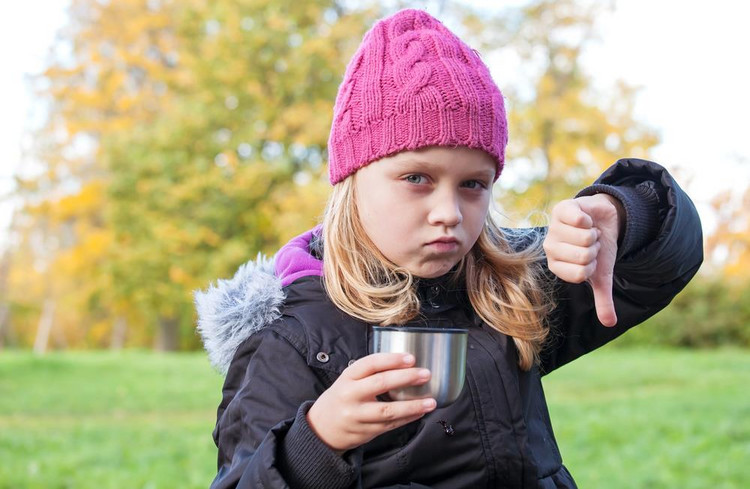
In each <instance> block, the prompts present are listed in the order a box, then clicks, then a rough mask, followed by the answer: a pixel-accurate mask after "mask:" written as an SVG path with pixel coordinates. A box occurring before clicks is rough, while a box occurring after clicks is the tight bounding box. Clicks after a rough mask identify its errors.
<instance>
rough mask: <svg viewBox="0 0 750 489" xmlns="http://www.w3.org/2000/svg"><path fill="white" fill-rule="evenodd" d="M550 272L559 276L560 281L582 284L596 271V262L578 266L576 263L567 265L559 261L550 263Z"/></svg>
mask: <svg viewBox="0 0 750 489" xmlns="http://www.w3.org/2000/svg"><path fill="white" fill-rule="evenodd" d="M548 266H549V270H550V272H552V273H554V274H555V275H557V276H558V277H559V278H560V279H562V280H564V281H566V282H568V283H571V284H580V283H582V282H585V281H586V280H588V279H589V278H590V277H591V276H592V275H593V274H594V271H595V270H596V260H594V261H592V262H590V263H589V264H587V265H577V264H575V263H566V262H563V261H558V260H550V261H549V265H548Z"/></svg>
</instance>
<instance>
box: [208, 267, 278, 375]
mask: <svg viewBox="0 0 750 489" xmlns="http://www.w3.org/2000/svg"><path fill="white" fill-rule="evenodd" d="M194 298H195V307H196V309H197V311H198V332H199V333H200V335H201V337H202V339H203V346H204V347H205V349H206V351H207V352H208V358H209V360H210V361H211V364H212V365H213V366H214V368H216V370H218V371H219V372H221V374H222V375H226V373H227V370H229V364H230V363H231V362H232V358H233V357H234V353H235V352H236V351H237V348H238V347H239V346H240V344H241V343H242V342H243V341H245V340H246V339H247V338H249V337H250V336H251V335H252V334H253V333H255V332H257V331H259V330H261V329H262V328H263V327H265V326H267V325H269V324H271V323H272V322H274V321H275V320H276V319H278V318H279V317H280V316H281V312H280V308H281V306H282V305H283V304H284V298H285V294H284V291H283V290H282V288H281V280H280V279H279V278H278V277H276V274H275V272H274V258H270V259H268V258H266V257H264V256H262V255H260V254H259V255H258V257H257V258H256V259H255V260H254V261H249V262H247V263H245V264H244V265H242V266H241V267H240V268H239V269H238V270H237V273H235V274H234V277H232V278H231V279H229V280H221V279H220V280H218V281H217V283H216V285H213V284H211V285H209V287H208V289H207V290H206V291H196V292H195V293H194Z"/></svg>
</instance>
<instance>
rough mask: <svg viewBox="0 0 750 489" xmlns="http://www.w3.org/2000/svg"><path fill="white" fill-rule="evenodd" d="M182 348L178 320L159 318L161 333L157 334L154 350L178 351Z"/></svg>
mask: <svg viewBox="0 0 750 489" xmlns="http://www.w3.org/2000/svg"><path fill="white" fill-rule="evenodd" d="M179 346H180V323H179V321H178V320H177V318H165V317H162V318H159V331H157V332H156V340H155V344H154V349H156V350H157V351H176V350H177V348H178V347H179Z"/></svg>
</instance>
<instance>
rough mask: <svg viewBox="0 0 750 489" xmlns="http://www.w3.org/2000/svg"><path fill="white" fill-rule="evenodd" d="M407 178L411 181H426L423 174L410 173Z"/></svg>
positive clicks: (416, 182)
mask: <svg viewBox="0 0 750 489" xmlns="http://www.w3.org/2000/svg"><path fill="white" fill-rule="evenodd" d="M405 180H406V181H407V182H409V183H415V184H419V183H424V180H425V178H424V177H423V176H422V175H409V176H408V177H406V178H405Z"/></svg>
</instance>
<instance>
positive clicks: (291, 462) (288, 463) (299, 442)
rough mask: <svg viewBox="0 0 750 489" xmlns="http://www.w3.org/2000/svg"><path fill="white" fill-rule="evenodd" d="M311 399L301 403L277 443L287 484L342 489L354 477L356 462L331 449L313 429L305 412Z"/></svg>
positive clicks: (319, 488)
mask: <svg viewBox="0 0 750 489" xmlns="http://www.w3.org/2000/svg"><path fill="white" fill-rule="evenodd" d="M312 404H313V401H308V402H305V403H303V404H302V405H301V406H300V408H299V410H297V416H296V417H295V419H294V423H292V426H291V427H290V428H289V431H288V432H287V434H286V436H285V437H284V440H283V442H282V444H281V446H280V447H279V449H280V453H279V459H280V462H281V464H282V465H283V467H284V473H285V476H286V479H287V480H288V482H289V485H290V487H304V488H309V489H344V488H347V487H349V486H351V485H352V483H353V482H354V481H355V480H356V478H357V468H356V462H354V461H353V460H349V458H350V457H351V455H350V457H346V456H344V457H341V456H339V455H337V454H336V453H335V452H334V451H333V450H331V449H330V448H329V447H328V446H327V445H326V444H325V443H323V441H322V440H321V439H320V438H318V436H317V435H316V434H315V433H314V432H313V431H312V429H311V428H310V425H309V424H308V423H307V412H308V411H309V410H310V407H311V406H312Z"/></svg>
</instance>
